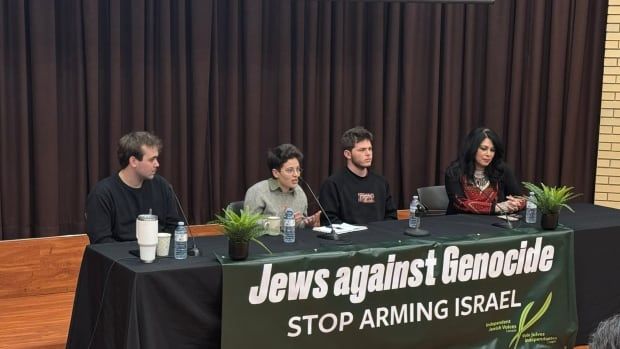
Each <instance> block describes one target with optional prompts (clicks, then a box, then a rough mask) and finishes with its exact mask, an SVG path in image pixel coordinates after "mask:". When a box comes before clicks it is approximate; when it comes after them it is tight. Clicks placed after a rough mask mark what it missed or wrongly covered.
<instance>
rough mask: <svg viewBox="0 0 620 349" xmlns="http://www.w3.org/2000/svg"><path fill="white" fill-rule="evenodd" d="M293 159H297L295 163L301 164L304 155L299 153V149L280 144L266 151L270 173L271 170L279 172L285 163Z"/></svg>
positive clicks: (290, 145)
mask: <svg viewBox="0 0 620 349" xmlns="http://www.w3.org/2000/svg"><path fill="white" fill-rule="evenodd" d="M293 158H295V159H297V161H299V163H301V160H303V158H304V154H302V153H301V151H299V149H297V147H296V146H294V145H292V144H288V143H285V144H280V145H278V146H277V147H273V148H271V149H269V151H267V167H269V171H270V172H271V170H272V169H276V170H280V169H281V168H282V165H284V163H285V162H287V161H289V160H290V159H293ZM272 176H273V174H272Z"/></svg>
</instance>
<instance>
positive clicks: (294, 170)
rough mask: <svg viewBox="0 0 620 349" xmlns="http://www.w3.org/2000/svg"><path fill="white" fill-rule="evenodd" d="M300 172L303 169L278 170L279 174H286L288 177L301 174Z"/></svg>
mask: <svg viewBox="0 0 620 349" xmlns="http://www.w3.org/2000/svg"><path fill="white" fill-rule="evenodd" d="M301 171H303V169H302V168H299V167H297V168H295V167H289V168H285V169H282V170H280V172H284V173H286V174H288V175H293V174H294V173H299V174H301Z"/></svg>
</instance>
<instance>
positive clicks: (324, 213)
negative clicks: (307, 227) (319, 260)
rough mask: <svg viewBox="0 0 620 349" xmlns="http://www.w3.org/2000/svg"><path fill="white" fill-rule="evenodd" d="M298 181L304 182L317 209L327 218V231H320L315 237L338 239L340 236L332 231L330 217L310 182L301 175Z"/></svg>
mask: <svg viewBox="0 0 620 349" xmlns="http://www.w3.org/2000/svg"><path fill="white" fill-rule="evenodd" d="M299 181H301V182H302V183H304V184H306V188H308V190H309V191H310V194H312V198H313V199H314V201H315V202H316V203H317V204H318V205H319V209H321V213H322V214H323V215H324V216H325V218H326V219H327V222H328V223H329V232H328V233H321V234H319V235H317V236H316V237H318V238H319V239H325V240H340V236H338V234H336V232H335V231H334V227H333V226H332V221H331V219H329V216H328V215H327V212H325V209H324V208H323V206H322V205H321V203H320V202H319V199H318V198H317V197H316V195H315V194H314V192H313V191H312V188H310V184H308V183H307V182H306V181H304V180H303V179H302V178H301V176H300V177H299ZM320 219H321V218H320V217H319V221H320Z"/></svg>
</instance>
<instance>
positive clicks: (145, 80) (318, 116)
mask: <svg viewBox="0 0 620 349" xmlns="http://www.w3.org/2000/svg"><path fill="white" fill-rule="evenodd" d="M606 11H607V1H605V0H570V1H549V0H547V1H542V0H512V1H510V0H496V1H495V3H494V4H491V5H489V4H437V3H406V2H398V1H397V2H393V3H392V2H372V1H367V2H355V1H320V0H315V1H312V0H306V1H304V0H262V1H261V0H245V1H242V0H237V1H235V0H210V1H209V0H195V1H191V0H185V1H183V0H178V1H174V0H159V1H155V0H132V1H125V0H82V1H78V0H56V1H50V0H0V50H1V51H0V147H1V148H0V154H1V155H0V156H1V165H0V166H1V170H0V221H1V225H0V232H1V237H2V239H13V238H22V237H34V236H49V235H60V234H70V233H81V232H84V229H85V224H84V213H83V212H84V201H85V198H86V196H87V194H88V192H89V190H90V189H91V188H92V187H93V186H94V184H95V183H96V182H97V181H98V180H100V179H102V178H104V177H106V176H109V175H111V174H113V173H115V172H116V171H118V170H119V165H118V162H117V160H116V144H117V141H118V139H119V138H120V136H121V135H123V134H125V133H127V132H129V131H132V130H143V129H144V130H149V131H152V132H154V133H156V134H157V135H159V136H160V137H161V138H162V139H163V142H164V150H163V153H162V156H161V163H162V166H161V171H160V173H161V174H162V175H163V176H164V177H166V178H167V179H168V180H169V181H170V182H171V183H172V184H173V185H174V187H175V189H176V191H177V192H178V194H179V196H180V198H181V202H182V204H183V206H184V207H185V211H186V212H187V213H188V215H189V218H190V221H191V222H192V223H204V222H207V221H209V220H211V219H212V217H213V214H214V213H216V212H218V211H219V210H220V209H221V208H222V207H224V206H225V205H226V204H227V203H228V202H230V201H235V200H241V199H243V197H244V194H245V190H246V189H247V188H248V187H249V186H250V185H252V184H253V183H255V182H256V181H258V180H260V179H264V178H266V177H268V176H269V171H268V169H267V167H266V164H265V155H266V151H267V149H268V148H269V147H272V146H275V145H277V144H280V143H285V142H291V143H294V144H296V145H297V146H299V147H300V148H301V150H302V151H303V152H304V155H305V160H304V164H303V166H304V168H305V172H304V176H305V178H306V179H307V181H308V182H309V183H310V184H311V185H312V186H313V187H314V188H315V191H316V190H318V187H319V185H320V184H321V182H322V181H323V180H324V179H325V178H327V176H328V175H329V174H330V173H332V172H334V171H336V170H337V169H339V168H341V167H342V166H343V165H344V159H343V156H342V150H341V148H340V145H339V139H340V136H341V134H342V132H343V131H344V130H346V129H348V128H350V127H353V126H355V125H363V126H365V127H367V128H368V129H369V130H371V131H372V132H373V133H374V135H375V142H374V165H373V169H374V171H375V172H377V173H380V174H382V175H384V176H385V177H387V179H388V181H389V182H390V184H391V188H392V192H393V195H394V197H395V198H396V201H397V203H398V206H399V207H405V206H406V205H407V202H408V200H410V197H411V195H412V194H413V193H414V192H415V190H416V188H417V187H420V186H427V185H434V184H441V183H443V174H444V169H445V167H446V166H447V165H448V164H449V162H450V161H451V160H453V159H454V158H455V157H456V154H457V149H458V147H459V143H460V142H461V140H462V139H463V138H464V136H465V135H466V134H467V132H468V131H469V130H470V129H472V128H474V127H477V126H481V125H486V126H488V127H491V128H493V129H494V130H495V131H497V132H498V133H499V134H500V135H501V136H502V137H503V139H504V141H505V143H506V147H507V162H508V163H509V165H510V166H512V167H513V169H514V170H515V171H516V173H517V174H518V175H519V177H520V178H521V179H523V180H529V181H535V182H539V181H544V182H545V183H547V184H552V185H555V184H566V185H572V186H575V187H576V190H577V191H578V192H582V193H584V196H583V200H585V201H592V200H593V196H594V194H593V192H594V178H595V168H596V166H595V165H596V151H597V137H598V119H599V117H598V114H599V108H600V94H601V80H602V65H603V47H604V37H605V20H606Z"/></svg>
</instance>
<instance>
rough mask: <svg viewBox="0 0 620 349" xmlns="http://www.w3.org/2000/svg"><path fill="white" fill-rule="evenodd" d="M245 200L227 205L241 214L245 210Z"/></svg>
mask: <svg viewBox="0 0 620 349" xmlns="http://www.w3.org/2000/svg"><path fill="white" fill-rule="evenodd" d="M243 203H244V202H243V201H233V202H231V203H230V204H228V206H227V207H226V208H227V209H231V210H233V212H235V213H236V214H240V213H241V210H243Z"/></svg>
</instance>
